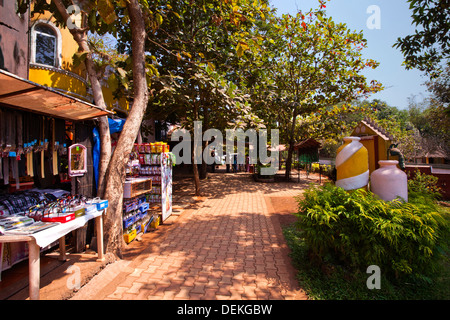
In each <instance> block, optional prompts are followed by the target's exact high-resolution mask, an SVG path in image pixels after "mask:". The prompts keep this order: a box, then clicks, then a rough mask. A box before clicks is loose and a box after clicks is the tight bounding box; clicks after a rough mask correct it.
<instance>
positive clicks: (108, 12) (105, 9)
mask: <svg viewBox="0 0 450 320" xmlns="http://www.w3.org/2000/svg"><path fill="white" fill-rule="evenodd" d="M114 9H115V8H114V5H113V3H112V2H111V1H110V0H99V1H98V3H97V10H98V13H99V14H100V17H102V19H103V20H104V21H105V23H106V24H112V23H113V22H114V21H116V19H117V16H116V13H115V11H114Z"/></svg>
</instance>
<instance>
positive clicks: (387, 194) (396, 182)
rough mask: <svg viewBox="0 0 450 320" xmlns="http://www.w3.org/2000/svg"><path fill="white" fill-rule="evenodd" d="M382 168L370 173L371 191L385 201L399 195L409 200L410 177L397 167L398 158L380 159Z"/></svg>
mask: <svg viewBox="0 0 450 320" xmlns="http://www.w3.org/2000/svg"><path fill="white" fill-rule="evenodd" d="M378 164H379V165H380V168H378V169H377V170H375V171H374V172H372V174H371V175H370V191H372V192H373V193H374V194H376V195H378V196H379V197H380V198H381V199H383V200H385V201H392V200H394V199H395V198H397V197H400V198H402V199H403V200H404V201H406V202H408V177H407V176H406V173H405V172H403V171H402V170H400V169H399V168H397V164H398V161H397V160H380V161H378Z"/></svg>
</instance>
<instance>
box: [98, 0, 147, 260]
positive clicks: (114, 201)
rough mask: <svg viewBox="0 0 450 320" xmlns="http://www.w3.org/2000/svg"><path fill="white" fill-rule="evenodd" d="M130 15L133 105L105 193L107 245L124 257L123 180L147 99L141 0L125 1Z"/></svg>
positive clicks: (115, 155)
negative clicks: (107, 201)
mask: <svg viewBox="0 0 450 320" xmlns="http://www.w3.org/2000/svg"><path fill="white" fill-rule="evenodd" d="M126 6H127V9H128V13H129V15H130V26H131V37H132V43H131V47H132V59H133V89H134V96H133V105H132V107H131V110H130V112H129V114H128V117H127V120H126V122H125V124H124V126H123V130H122V132H121V134H120V137H119V141H118V142H117V146H116V149H115V150H114V153H113V155H112V158H111V161H110V163H109V166H108V170H107V177H108V179H107V181H106V189H105V197H106V199H108V200H109V206H108V214H107V216H106V218H105V230H107V231H108V232H107V233H106V234H105V248H106V251H107V252H111V253H114V254H115V255H117V256H118V257H122V249H123V246H124V240H123V230H122V204H123V184H124V182H125V165H126V163H127V162H128V160H129V154H130V152H131V151H132V148H133V145H134V142H135V140H136V137H137V135H138V132H139V128H140V126H141V122H142V119H143V117H144V113H145V110H146V108H147V103H148V88H147V80H146V72H145V38H146V33H145V23H144V18H143V15H142V11H141V8H140V6H139V2H138V0H129V1H128V2H127V3H126Z"/></svg>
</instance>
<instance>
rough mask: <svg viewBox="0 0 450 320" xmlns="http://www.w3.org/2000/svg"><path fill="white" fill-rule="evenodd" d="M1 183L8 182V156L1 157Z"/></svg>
mask: <svg viewBox="0 0 450 320" xmlns="http://www.w3.org/2000/svg"><path fill="white" fill-rule="evenodd" d="M3 160H4V161H3V183H4V184H9V158H8V157H6V158H5V159H3Z"/></svg>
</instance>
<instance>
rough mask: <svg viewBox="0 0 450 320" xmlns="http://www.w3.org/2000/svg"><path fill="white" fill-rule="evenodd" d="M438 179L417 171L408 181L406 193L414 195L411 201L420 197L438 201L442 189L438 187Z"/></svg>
mask: <svg viewBox="0 0 450 320" xmlns="http://www.w3.org/2000/svg"><path fill="white" fill-rule="evenodd" d="M437 183H438V177H435V176H432V175H428V174H425V173H422V172H420V171H419V170H418V169H416V171H415V172H414V177H413V178H412V179H411V178H409V179H408V192H409V193H410V194H414V197H413V199H414V198H415V199H417V198H420V197H423V198H427V199H429V198H431V199H439V198H441V192H442V189H441V188H440V187H438V185H437Z"/></svg>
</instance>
